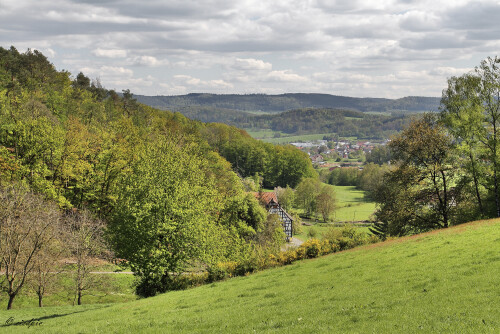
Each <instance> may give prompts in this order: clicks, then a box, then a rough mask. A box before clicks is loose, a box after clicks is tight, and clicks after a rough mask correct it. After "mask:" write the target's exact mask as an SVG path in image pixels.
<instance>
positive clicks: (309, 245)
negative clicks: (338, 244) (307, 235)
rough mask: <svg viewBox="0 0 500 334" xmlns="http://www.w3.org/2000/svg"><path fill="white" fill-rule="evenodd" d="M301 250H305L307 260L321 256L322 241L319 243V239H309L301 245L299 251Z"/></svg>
mask: <svg viewBox="0 0 500 334" xmlns="http://www.w3.org/2000/svg"><path fill="white" fill-rule="evenodd" d="M300 248H304V249H305V252H304V255H305V258H309V259H311V258H314V257H318V256H319V255H321V241H319V240H318V239H309V240H307V241H306V242H304V243H303V244H302V245H300V246H299V249H300Z"/></svg>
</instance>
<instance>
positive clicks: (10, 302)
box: [7, 294, 16, 310]
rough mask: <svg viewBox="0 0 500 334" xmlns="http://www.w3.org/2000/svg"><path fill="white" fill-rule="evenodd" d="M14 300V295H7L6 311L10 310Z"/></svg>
mask: <svg viewBox="0 0 500 334" xmlns="http://www.w3.org/2000/svg"><path fill="white" fill-rule="evenodd" d="M14 298H16V294H12V295H11V294H9V303H8V304H7V310H10V309H12V303H13V302H14Z"/></svg>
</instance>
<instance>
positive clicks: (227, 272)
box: [207, 261, 238, 283]
mask: <svg viewBox="0 0 500 334" xmlns="http://www.w3.org/2000/svg"><path fill="white" fill-rule="evenodd" d="M237 266H238V263H237V262H234V261H229V262H219V263H217V264H216V265H215V266H213V267H208V268H207V273H208V276H207V281H208V282H209V283H211V282H215V281H221V280H223V279H226V278H229V277H232V276H234V273H235V271H236V267H237Z"/></svg>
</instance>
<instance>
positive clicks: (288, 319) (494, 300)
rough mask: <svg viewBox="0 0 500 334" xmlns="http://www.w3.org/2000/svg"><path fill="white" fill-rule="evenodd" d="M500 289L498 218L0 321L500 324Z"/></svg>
mask: <svg viewBox="0 0 500 334" xmlns="http://www.w3.org/2000/svg"><path fill="white" fill-rule="evenodd" d="M499 296H500V220H490V221H481V222H474V223H469V224H465V225H460V226H457V227H453V228H449V229H445V230H440V231H435V232H431V233H426V234H421V235H417V236H413V237H407V238H401V239H395V240H390V241H386V242H383V243H379V244H374V245H370V246H364V247H360V248H356V249H353V250H350V251H344V252H339V253H335V254H332V255H328V256H324V257H321V258H317V259H314V260H303V261H299V262H296V263H294V264H292V265H289V266H285V267H280V268H274V269H269V270H265V271H262V272H259V273H256V274H253V275H249V276H245V277H238V278H233V279H229V280H227V281H223V282H218V283H214V284H209V285H205V286H201V287H197V288H193V289H190V290H186V291H174V292H169V293H166V294H163V295H160V296H157V297H153V298H148V299H142V300H138V301H131V302H127V303H119V304H113V305H109V304H107V305H85V306H82V307H76V306H75V307H71V306H66V307H47V308H43V309H40V308H28V309H22V310H11V311H0V323H2V324H3V327H0V330H2V331H3V332H6V333H30V332H33V333H35V332H36V333H62V332H64V333H498V332H499V331H500V298H499ZM28 320H31V326H30V327H29V322H27V321H28ZM23 321H24V322H23Z"/></svg>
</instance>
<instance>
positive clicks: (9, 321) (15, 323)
mask: <svg viewBox="0 0 500 334" xmlns="http://www.w3.org/2000/svg"><path fill="white" fill-rule="evenodd" d="M109 306H110V305H102V306H101V305H99V306H98V307H92V308H87V309H84V310H74V311H72V312H67V313H58V314H51V315H46V316H43V317H38V318H31V319H29V320H24V319H23V320H20V321H16V319H15V318H14V317H10V318H8V319H7V320H6V321H5V322H4V323H3V324H2V325H0V328H1V327H9V326H28V327H31V326H36V325H37V324H41V323H42V322H43V321H44V320H48V319H55V318H61V317H65V316H68V315H72V314H76V313H83V312H87V311H93V310H96V309H103V308H106V307H109Z"/></svg>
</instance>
